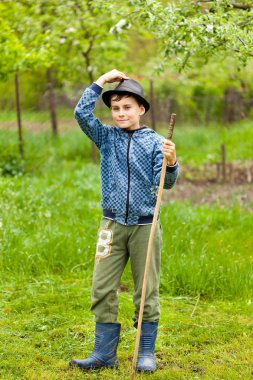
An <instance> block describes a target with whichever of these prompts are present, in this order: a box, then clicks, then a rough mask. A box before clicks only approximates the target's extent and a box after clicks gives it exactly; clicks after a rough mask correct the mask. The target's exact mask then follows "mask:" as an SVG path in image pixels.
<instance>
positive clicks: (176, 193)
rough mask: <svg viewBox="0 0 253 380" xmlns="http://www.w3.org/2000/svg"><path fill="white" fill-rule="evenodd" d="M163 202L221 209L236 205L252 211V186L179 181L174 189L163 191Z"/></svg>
mask: <svg viewBox="0 0 253 380" xmlns="http://www.w3.org/2000/svg"><path fill="white" fill-rule="evenodd" d="M163 201H164V202H168V203H169V202H172V201H188V202H189V203H190V204H196V205H204V204H205V205H212V204H215V203H216V204H219V205H220V206H221V207H223V206H224V207H225V206H228V205H232V204H235V203H237V204H239V205H240V206H243V207H245V208H247V209H248V210H250V211H253V185H252V184H242V185H233V184H220V183H212V182H208V181H206V182H204V181H202V182H196V183H193V182H186V181H180V180H179V181H178V183H177V184H176V186H175V188H174V189H172V190H165V191H164V193H163Z"/></svg>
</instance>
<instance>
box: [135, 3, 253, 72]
mask: <svg viewBox="0 0 253 380" xmlns="http://www.w3.org/2000/svg"><path fill="white" fill-rule="evenodd" d="M129 3H130V4H131V5H134V6H135V13H134V14H130V15H129V19H130V20H132V19H133V20H134V21H135V22H136V23H137V24H138V25H140V24H141V23H144V24H145V25H146V26H147V27H148V28H150V29H151V30H152V32H153V33H154V35H155V36H156V38H157V39H158V40H159V41H160V42H161V55H160V59H161V62H160V65H159V71H164V68H165V67H166V66H167V65H168V60H169V59H170V58H172V59H173V58H174V57H176V65H177V67H178V68H179V69H180V70H181V69H183V68H185V66H187V65H190V61H191V60H192V58H194V57H195V58H196V57H197V58H200V59H201V61H202V63H207V61H208V59H209V57H211V56H215V57H216V58H217V59H219V60H222V59H224V57H226V56H227V55H230V56H234V57H235V58H236V60H237V62H238V65H241V66H243V65H245V64H246V63H247V60H248V58H249V57H251V56H253V50H252V45H253V37H252V16H253V5H252V2H249V1H240V3H239V4H238V3H236V2H234V1H231V0H218V1H211V0H210V1H205V0H204V1H197V0H195V1H189V0H179V1H171V2H169V4H167V6H166V5H165V4H163V3H161V2H160V1H153V0H129Z"/></svg>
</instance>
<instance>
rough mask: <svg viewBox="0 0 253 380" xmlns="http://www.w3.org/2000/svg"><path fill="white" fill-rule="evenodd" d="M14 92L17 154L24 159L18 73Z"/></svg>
mask: <svg viewBox="0 0 253 380" xmlns="http://www.w3.org/2000/svg"><path fill="white" fill-rule="evenodd" d="M15 92H16V110H17V121H18V143H19V153H20V156H21V158H22V159H24V141H23V132H22V121H21V107H20V94H19V73H16V74H15Z"/></svg>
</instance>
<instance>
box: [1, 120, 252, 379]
mask: <svg viewBox="0 0 253 380" xmlns="http://www.w3.org/2000/svg"><path fill="white" fill-rule="evenodd" d="M205 132H206V134H205V136H204V137H203V136H202V137H201V134H202V135H203V129H200V128H194V129H193V128H190V129H186V128H185V129H183V128H182V129H181V128H178V129H177V130H176V132H175V139H178V147H179V148H178V151H179V156H182V157H184V159H183V160H182V161H183V162H184V160H186V158H187V157H188V158H189V160H190V163H191V164H192V165H194V164H195V163H196V165H200V164H203V163H205V160H206V159H208V158H207V156H206V154H207V152H209V153H210V152H211V153H210V154H212V149H214V147H215V146H216V144H217V141H220V140H216V138H217V139H218V137H217V136H218V134H217V133H215V132H214V131H213V130H212V129H209V128H208V129H205ZM240 133H242V134H243V136H244V140H243V141H244V142H245V144H242V145H243V146H241V147H240V148H239V150H238V146H236V144H234V145H233V141H234V142H235V141H236V140H237V138H238V136H239V135H240ZM251 134H252V131H251V130H250V128H249V125H248V124H247V123H245V124H244V125H243V126H241V127H240V126H238V127H234V128H233V129H232V130H231V134H230V135H229V136H228V135H226V136H225V137H226V138H227V139H230V140H229V144H228V145H227V146H231V155H230V157H231V158H233V157H236V152H238V151H241V152H244V153H243V154H242V155H241V158H243V159H250V153H249V151H248V142H249V141H250V138H252V137H251V136H252V135H251ZM0 135H1V136H0V152H1V153H0V162H1V168H2V174H4V176H1V177H0V210H1V213H0V275H1V277H0V292H1V296H0V316H1V318H0V357H1V361H0V378H3V379H5V380H9V379H29V380H30V379H36V380H37V379H43V380H44V379H50V380H54V379H70V378H71V379H73V378H74V379H83V378H84V379H129V378H130V377H129V374H130V372H131V360H132V355H133V351H134V339H135V330H134V328H133V327H132V321H131V318H132V314H133V306H132V291H133V285H132V281H131V273H130V268H129V266H127V268H126V271H125V273H124V275H123V278H122V284H124V285H125V286H124V289H127V291H126V292H124V293H120V294H119V297H120V313H119V320H120V322H121V323H122V334H121V342H120V345H119V360H120V367H119V369H118V370H102V371H100V372H95V371H93V372H89V373H80V372H78V371H70V370H69V369H68V361H69V359H70V358H72V357H84V356H85V355H86V354H88V353H89V352H90V350H91V349H92V346H93V332H94V324H93V322H92V317H91V314H90V311H89V307H90V286H91V279H92V269H93V260H94V250H95V244H96V233H97V228H98V225H99V220H100V217H101V210H100V180H99V178H100V175H99V167H98V165H94V164H91V163H90V162H89V157H90V143H89V142H88V141H87V139H85V138H83V136H82V134H81V132H80V131H79V130H74V131H72V130H70V131H67V132H64V133H62V134H61V135H60V137H59V138H58V139H57V140H53V139H52V138H51V137H50V134H48V133H47V132H45V133H31V132H28V131H27V132H26V133H25V142H26V160H25V162H24V163H23V165H24V166H23V167H22V168H23V169H22V168H20V167H19V166H18V165H19V164H20V160H19V159H18V152H17V145H16V138H17V136H16V133H13V132H12V131H6V130H0ZM192 136H193V137H192ZM197 136H199V137H197ZM225 137H224V136H223V138H224V139H225ZM201 139H202V140H201ZM251 141H252V140H251ZM200 148H201V149H200ZM240 149H241V150H240ZM209 153H208V154H209ZM13 157H14V158H16V159H17V160H16V161H15V160H14V158H13ZM6 165H9V166H8V167H7V169H8V170H9V172H8V170H7V169H6ZM4 168H5V172H3V169H4ZM175 191H176V189H175ZM161 222H162V226H163V251H162V276H161V310H162V313H161V322H160V327H159V336H158V342H157V347H156V352H157V358H158V366H159V369H158V371H157V372H156V373H155V374H153V375H150V376H147V375H138V378H139V379H142V378H143V379H144V378H147V377H149V378H152V379H164V380H165V379H168V378H171V379H211V380H213V379H214V380H215V379H227V380H231V379H232V380H233V379H235V380H237V379H243V380H244V379H250V378H252V375H253V368H252V367H253V366H252V363H253V354H252V343H253V322H252V308H253V306H252V299H253V290H252V289H253V276H252V273H253V256H252V252H253V237H252V232H251V231H252V227H253V221H252V213H251V212H249V211H248V210H247V209H246V208H241V207H240V206H239V204H238V203H237V202H236V201H233V200H231V202H230V206H227V207H224V206H222V205H220V204H218V203H217V204H214V205H213V206H212V207H210V206H208V205H202V206H196V205H195V206H193V205H190V204H189V203H187V202H181V203H180V202H177V201H173V202H170V203H167V204H164V205H163V209H162V213H161Z"/></svg>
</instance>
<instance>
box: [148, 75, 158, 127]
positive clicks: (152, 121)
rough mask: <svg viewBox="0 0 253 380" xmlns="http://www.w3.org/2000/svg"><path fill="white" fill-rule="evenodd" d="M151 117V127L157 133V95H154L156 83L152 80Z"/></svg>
mask: <svg viewBox="0 0 253 380" xmlns="http://www.w3.org/2000/svg"><path fill="white" fill-rule="evenodd" d="M149 83H150V103H151V104H150V116H151V127H152V129H153V130H154V131H156V119H155V94H154V81H153V79H150V81H149Z"/></svg>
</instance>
